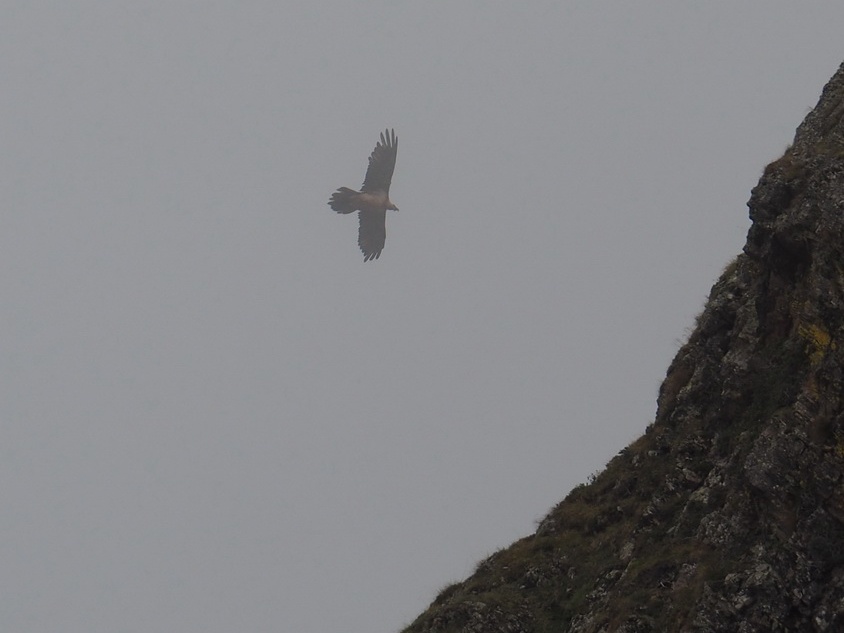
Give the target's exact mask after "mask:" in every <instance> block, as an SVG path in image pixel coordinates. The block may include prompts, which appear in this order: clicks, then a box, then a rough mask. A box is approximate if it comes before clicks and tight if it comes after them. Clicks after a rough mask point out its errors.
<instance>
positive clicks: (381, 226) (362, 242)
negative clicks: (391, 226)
mask: <svg viewBox="0 0 844 633" xmlns="http://www.w3.org/2000/svg"><path fill="white" fill-rule="evenodd" d="M386 219H387V211H386V210H384V209H381V210H380V211H359V212H358V220H359V221H360V229H359V230H358V246H360V250H361V252H362V253H363V261H365V262H368V261H369V260H370V259H378V258H379V257H380V256H381V251H383V250H384V242H385V241H386V239H387V226H386Z"/></svg>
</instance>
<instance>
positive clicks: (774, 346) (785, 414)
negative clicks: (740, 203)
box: [405, 65, 844, 633]
mask: <svg viewBox="0 0 844 633" xmlns="http://www.w3.org/2000/svg"><path fill="white" fill-rule="evenodd" d="M748 206H749V208H750V218H751V220H752V226H751V228H750V231H749V233H748V237H747V244H746V246H745V247H744V252H743V253H741V254H740V255H739V256H738V257H737V258H736V259H735V261H733V262H732V263H731V264H730V265H729V266H728V267H727V269H726V270H725V271H724V273H723V275H722V276H721V278H720V279H719V280H718V282H717V283H716V284H715V286H714V287H713V288H712V291H711V294H710V296H709V301H708V303H707V305H706V308H705V309H704V311H703V313H702V314H701V315H700V317H699V318H698V322H697V327H696V328H695V330H694V332H693V333H692V335H691V336H690V338H689V340H688V342H687V343H686V344H685V345H684V346H683V347H682V349H681V350H680V351H679V353H678V354H677V356H676V358H675V359H674V361H673V362H672V363H671V366H670V367H669V368H668V372H667V375H666V378H665V381H664V382H663V384H662V386H661V388H660V393H659V399H658V409H657V414H656V420H655V421H654V423H653V424H652V425H651V426H650V427H649V428H648V429H647V431H646V433H645V434H644V435H643V436H642V437H640V438H639V439H638V440H636V441H635V442H634V443H633V444H631V445H630V446H628V447H627V448H625V449H623V450H622V451H621V452H620V453H619V454H618V455H617V456H616V457H615V458H614V459H613V460H612V461H611V462H610V463H609V464H608V465H607V467H606V469H605V470H604V471H603V472H602V473H601V474H600V475H598V476H597V477H596V478H595V479H594V481H592V482H591V483H590V484H589V485H583V486H579V487H578V488H575V489H574V490H573V491H572V492H571V493H570V494H569V495H568V496H567V497H566V498H565V499H564V500H563V501H562V502H561V503H560V504H559V505H558V506H557V507H556V508H554V509H553V510H552V511H551V512H550V514H549V515H548V516H547V517H546V518H545V519H544V520H543V521H542V522H541V523H540V525H539V527H538V529H537V531H536V533H535V534H534V535H532V536H530V537H527V538H525V539H522V540H520V541H518V542H516V543H514V544H513V545H511V546H510V547H509V548H507V549H504V550H501V551H499V552H497V553H496V554H494V555H492V556H491V557H489V558H488V559H487V560H485V561H483V562H481V563H480V564H479V565H478V567H477V570H476V572H475V573H474V574H473V575H472V576H471V577H470V578H468V579H466V580H465V581H463V582H460V583H457V584H454V585H451V586H449V587H447V588H445V589H444V590H443V591H442V592H441V593H440V594H439V595H438V596H437V598H436V600H435V601H434V603H433V604H432V605H431V606H430V607H429V608H428V610H427V611H425V612H424V613H423V614H422V615H420V616H419V617H418V618H417V619H416V621H415V622H413V623H412V624H411V625H410V626H409V627H408V628H407V629H405V633H433V632H458V631H460V632H467V633H468V632H473V633H492V632H499V631H500V632H502V633H503V632H507V633H520V632H525V633H526V632H537V633H539V632H551V631H554V632H561V631H569V632H572V633H592V632H595V633H598V632H604V631H606V632H610V631H624V632H627V633H633V632H645V631H687V632H693V631H694V632H698V631H700V632H703V631H731V632H732V631H739V632H750V631H830V632H831V631H844V65H842V66H841V68H839V70H838V72H837V73H836V75H835V76H834V77H833V78H832V80H831V81H830V82H829V84H828V85H827V86H826V88H825V89H824V91H823V95H822V96H821V99H820V101H819V103H818V105H817V107H816V108H815V109H814V110H813V111H812V112H811V113H810V114H809V115H808V116H807V117H806V120H805V121H804V122H803V123H802V124H801V125H800V127H799V128H798V130H797V134H796V136H795V140H794V143H793V145H792V146H791V147H790V148H789V149H788V151H787V152H786V153H785V155H784V156H783V157H782V158H780V159H779V160H777V161H775V162H774V163H772V164H771V165H769V166H768V167H767V168H766V169H765V172H764V174H763V176H762V178H761V180H760V182H759V184H758V185H757V186H756V187H755V188H754V189H753V192H752V195H751V198H750V201H749V203H748Z"/></svg>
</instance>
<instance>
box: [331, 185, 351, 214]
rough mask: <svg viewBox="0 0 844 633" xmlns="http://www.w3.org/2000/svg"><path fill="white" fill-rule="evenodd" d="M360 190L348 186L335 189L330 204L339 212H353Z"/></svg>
mask: <svg viewBox="0 0 844 633" xmlns="http://www.w3.org/2000/svg"><path fill="white" fill-rule="evenodd" d="M357 195H358V192H357V191H355V190H354V189H349V188H348V187H340V188H339V189H338V190H337V191H335V192H334V193H333V194H332V196H331V200H329V201H328V206H330V207H331V208H332V209H334V210H335V211H336V212H337V213H352V212H353V211H354V210H355V197H356V196H357Z"/></svg>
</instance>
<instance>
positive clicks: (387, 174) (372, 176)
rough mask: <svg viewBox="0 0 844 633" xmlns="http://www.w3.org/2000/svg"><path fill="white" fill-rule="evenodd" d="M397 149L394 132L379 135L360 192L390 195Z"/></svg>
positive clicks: (389, 131) (397, 144)
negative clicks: (378, 140)
mask: <svg viewBox="0 0 844 633" xmlns="http://www.w3.org/2000/svg"><path fill="white" fill-rule="evenodd" d="M398 149H399V139H398V138H397V137H396V132H395V130H384V132H382V133H381V141H380V142H378V143H377V144H376V145H375V149H374V150H372V154H370V156H369V167H367V169H366V177H365V178H364V179H363V187H361V188H360V190H361V191H363V192H365V193H375V192H380V191H383V192H384V193H385V194H387V193H390V182H391V181H392V180H393V170H394V169H395V168H396V153H397V152H398ZM382 246H383V245H382Z"/></svg>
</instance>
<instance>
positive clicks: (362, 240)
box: [328, 130, 399, 262]
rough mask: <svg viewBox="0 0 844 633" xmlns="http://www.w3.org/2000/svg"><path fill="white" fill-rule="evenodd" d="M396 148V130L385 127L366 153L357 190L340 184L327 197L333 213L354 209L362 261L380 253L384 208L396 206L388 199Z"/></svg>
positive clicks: (385, 215) (392, 209) (383, 227)
mask: <svg viewBox="0 0 844 633" xmlns="http://www.w3.org/2000/svg"><path fill="white" fill-rule="evenodd" d="M397 152H398V138H397V137H396V133H395V131H392V130H386V131H385V132H383V133H382V134H381V141H380V142H379V143H377V144H376V145H375V149H374V150H372V154H371V155H370V156H369V167H368V168H367V170H366V177H365V178H364V181H363V186H362V187H361V189H360V191H355V190H354V189H349V188H348V187H340V188H339V189H338V190H337V191H335V192H334V194H333V195H332V196H331V200H329V201H328V205H329V206H330V207H331V208H332V209H333V210H334V211H336V212H337V213H353V212H355V211H357V212H358V220H359V222H360V227H359V230H358V246H360V250H361V251H362V252H363V261H365V262H366V261H369V260H370V259H378V258H379V257H380V256H381V251H382V250H384V242H385V240H386V239H387V228H386V219H387V211H388V210H389V211H398V210H399V209H398V207H397V206H396V205H394V204H393V203H392V201H391V200H390V182H391V181H392V179H393V170H394V169H395V167H396V153H397Z"/></svg>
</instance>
